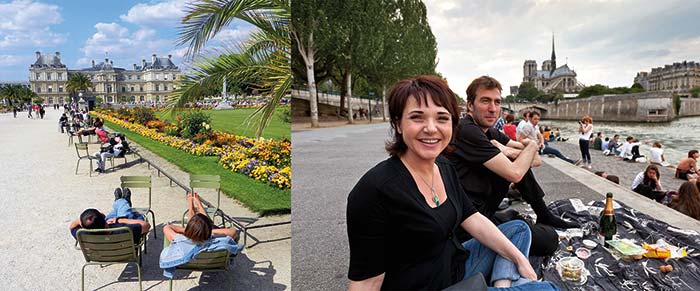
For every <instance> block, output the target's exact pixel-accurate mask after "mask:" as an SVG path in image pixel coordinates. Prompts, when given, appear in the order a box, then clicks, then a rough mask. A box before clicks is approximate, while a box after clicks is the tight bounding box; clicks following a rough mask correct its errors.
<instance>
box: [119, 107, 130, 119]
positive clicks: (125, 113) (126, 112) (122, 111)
mask: <svg viewBox="0 0 700 291" xmlns="http://www.w3.org/2000/svg"><path fill="white" fill-rule="evenodd" d="M117 114H119V115H121V116H124V117H131V111H129V109H127V108H126V107H119V109H117Z"/></svg>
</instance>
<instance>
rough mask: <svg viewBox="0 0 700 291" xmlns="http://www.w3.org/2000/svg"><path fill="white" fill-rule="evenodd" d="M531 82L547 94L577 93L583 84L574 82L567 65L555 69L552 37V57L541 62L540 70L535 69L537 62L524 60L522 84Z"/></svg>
mask: <svg viewBox="0 0 700 291" xmlns="http://www.w3.org/2000/svg"><path fill="white" fill-rule="evenodd" d="M525 82H531V83H533V84H534V85H535V88H537V89H539V90H542V91H544V92H546V93H549V92H551V91H554V90H558V91H562V92H565V93H572V92H578V91H581V89H583V84H581V83H579V82H578V80H576V72H575V71H574V70H572V69H570V68H569V65H568V64H564V65H563V66H561V67H557V56H556V54H555V52H554V37H552V56H551V57H550V59H549V60H546V61H544V62H542V70H538V69H537V61H535V60H526V61H525V63H524V64H523V83H525Z"/></svg>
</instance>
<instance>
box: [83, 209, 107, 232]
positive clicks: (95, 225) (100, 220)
mask: <svg viewBox="0 0 700 291" xmlns="http://www.w3.org/2000/svg"><path fill="white" fill-rule="evenodd" d="M80 225H81V226H82V227H83V228H86V229H103V228H105V226H106V223H105V215H104V214H102V212H100V211H99V210H97V209H94V208H89V209H85V211H83V213H81V214H80Z"/></svg>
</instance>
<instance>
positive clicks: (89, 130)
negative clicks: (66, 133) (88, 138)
mask: <svg viewBox="0 0 700 291" xmlns="http://www.w3.org/2000/svg"><path fill="white" fill-rule="evenodd" d="M103 125H104V122H103V121H102V119H100V118H99V117H97V118H95V121H93V122H92V127H90V128H86V129H83V130H79V131H76V132H74V133H73V135H75V136H81V135H93V134H95V133H96V132H95V130H97V129H98V128H99V129H101V128H102V126H103Z"/></svg>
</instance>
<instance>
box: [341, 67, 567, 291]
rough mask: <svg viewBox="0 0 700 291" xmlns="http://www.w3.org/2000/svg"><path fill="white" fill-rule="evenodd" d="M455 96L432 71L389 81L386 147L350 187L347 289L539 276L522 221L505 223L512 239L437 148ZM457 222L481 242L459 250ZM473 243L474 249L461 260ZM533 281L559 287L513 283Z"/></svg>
mask: <svg viewBox="0 0 700 291" xmlns="http://www.w3.org/2000/svg"><path fill="white" fill-rule="evenodd" d="M456 98H457V96H456V95H455V94H454V93H453V92H452V91H451V90H450V89H449V87H448V86H447V84H446V83H445V82H444V81H443V80H442V79H440V78H438V77H435V76H418V77H414V78H411V79H407V80H403V81H400V82H398V83H397V84H396V85H395V86H394V88H393V89H392V91H391V93H390V95H389V114H390V118H391V126H392V129H393V130H394V138H393V139H394V140H393V141H392V142H391V143H389V144H388V145H387V151H388V152H389V153H390V155H391V157H390V158H389V159H387V160H385V161H383V162H381V163H379V164H378V165H377V166H375V167H374V168H372V169H371V170H369V171H368V172H367V173H366V174H365V175H364V176H363V177H362V178H361V179H360V181H359V182H358V183H357V185H355V187H354V188H353V190H352V191H351V192H350V195H349V197H348V208H347V223H348V238H349V244H350V269H349V273H348V277H349V279H350V280H351V282H350V285H349V288H348V289H349V290H379V289H402V290H408V289H423V290H425V289H429V290H435V289H443V288H446V287H449V286H450V285H453V284H455V283H458V282H459V281H461V280H463V279H464V278H465V277H467V276H470V275H472V274H474V273H475V272H483V273H485V274H484V275H485V276H486V277H488V276H489V275H491V282H493V283H494V286H498V287H508V286H511V284H518V283H523V281H529V280H523V279H531V280H534V279H536V275H535V272H534V270H533V269H532V266H530V263H529V262H528V260H527V258H526V255H527V252H528V249H529V244H530V231H529V228H527V225H526V224H525V223H523V222H522V221H518V222H514V223H513V225H510V227H511V230H512V231H511V232H512V234H513V235H512V236H511V237H510V239H517V240H518V241H519V242H520V245H521V249H519V248H517V247H516V246H515V245H513V243H512V242H511V241H509V238H507V237H506V236H504V235H503V233H502V232H501V231H499V229H498V228H497V227H496V226H494V225H493V223H491V221H489V220H488V219H486V218H485V217H484V216H482V215H481V214H479V213H478V212H477V211H476V209H474V207H473V206H472V204H471V202H470V201H469V199H468V198H467V196H466V194H465V193H464V191H463V190H462V188H461V187H460V185H459V182H458V179H457V175H456V172H455V170H454V168H453V167H452V165H451V164H450V163H449V162H448V161H447V160H445V159H444V158H439V156H440V154H441V153H442V152H443V150H445V149H446V148H447V146H448V145H449V143H450V141H451V139H452V132H453V130H454V128H455V127H456V125H457V124H458V118H459V115H458V114H459V109H458V106H457V99H456ZM457 227H462V228H464V229H465V230H466V231H467V232H469V233H470V234H471V235H472V236H473V237H474V238H475V239H476V240H478V241H479V242H481V243H483V245H482V244H481V243H479V242H476V241H468V242H466V243H465V244H464V246H468V247H469V250H465V249H464V246H463V245H462V244H460V242H459V241H458V240H457V239H456V237H455V236H454V232H455V230H456V229H457ZM489 249H491V250H493V251H491V250H489ZM470 250H471V251H472V252H475V253H478V255H474V256H473V257H472V258H471V259H470V260H467V258H468V257H469V251H470ZM494 252H495V253H494ZM499 260H500V261H501V262H500V263H499ZM494 262H495V263H494ZM503 262H507V263H506V264H504V263H503ZM465 263H466V265H465ZM499 264H500V265H499ZM496 268H499V269H502V270H501V271H498V272H495V271H496ZM491 269H494V273H491ZM489 273H491V274H489ZM497 273H498V274H497ZM521 277H522V278H521ZM523 287H525V288H523ZM528 287H532V288H528ZM535 288H536V289H538V290H556V287H554V286H553V285H551V283H549V282H533V283H529V284H526V285H521V286H518V290H528V289H532V290H534V289H535Z"/></svg>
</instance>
